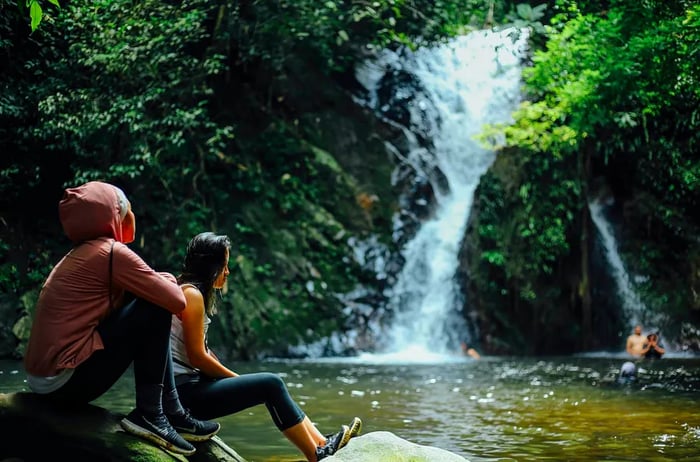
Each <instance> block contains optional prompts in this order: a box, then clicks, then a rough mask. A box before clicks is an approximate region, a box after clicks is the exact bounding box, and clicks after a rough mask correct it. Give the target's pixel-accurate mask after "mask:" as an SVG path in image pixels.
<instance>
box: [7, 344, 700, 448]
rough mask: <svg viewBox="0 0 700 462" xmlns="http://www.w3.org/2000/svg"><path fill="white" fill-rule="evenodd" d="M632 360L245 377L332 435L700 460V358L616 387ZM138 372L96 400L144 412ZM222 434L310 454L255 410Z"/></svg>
mask: <svg viewBox="0 0 700 462" xmlns="http://www.w3.org/2000/svg"><path fill="white" fill-rule="evenodd" d="M624 360H626V358H624V357H623V358H620V357H617V356H616V355H611V356H605V355H603V356H598V357H583V356H582V357H565V358H545V359H541V358H540V359H537V358H493V357H484V358H482V359H481V360H479V361H474V360H470V359H465V358H461V359H459V360H449V361H447V362H443V363H420V364H408V363H401V364H389V363H383V364H375V363H361V362H359V361H358V360H357V358H354V359H344V360H343V359H335V360H330V359H326V360H323V361H265V362H255V363H241V364H238V365H234V368H235V369H236V370H238V371H239V372H243V373H245V372H258V371H263V370H268V371H277V372H279V373H281V374H282V375H283V376H284V378H285V380H286V381H287V383H288V386H289V388H290V391H291V393H292V395H293V396H294V397H295V398H296V399H297V400H298V401H299V402H300V404H301V405H302V407H303V408H304V410H305V411H306V412H307V413H308V414H309V416H310V417H311V418H312V420H313V421H314V422H315V423H316V424H317V425H318V426H319V427H320V428H321V430H322V431H326V432H330V431H332V430H334V429H335V428H336V427H337V426H339V425H340V424H342V423H347V421H349V419H350V418H351V417H352V416H353V415H359V416H361V417H362V418H363V420H364V423H365V425H364V432H371V431H377V430H387V431H391V432H393V433H395V434H396V435H398V436H400V437H402V438H405V439H408V440H410V441H413V442H416V443H419V444H427V445H434V446H439V447H441V448H444V449H447V450H450V451H452V452H455V453H458V454H460V455H462V456H464V457H466V458H467V459H469V460H471V461H511V460H515V461H528V460H576V461H598V460H620V461H624V460H630V461H632V460H635V461H637V460H658V461H663V460H680V459H685V460H700V414H699V413H698V412H697V408H698V399H700V393H699V385H700V359H699V358H695V357H682V358H673V357H672V358H664V359H662V360H658V361H646V362H645V361H640V362H638V364H637V365H638V376H637V381H636V382H634V383H632V384H628V385H624V386H621V385H619V384H618V383H617V380H616V379H617V376H618V373H619V368H620V365H621V364H622V363H623V362H624ZM0 371H1V372H0V392H8V391H18V390H19V389H23V388H24V386H25V385H24V383H23V372H21V370H20V368H19V363H17V362H4V363H0ZM132 386H133V381H132V377H131V376H130V375H127V376H125V377H124V378H123V379H122V380H121V381H120V383H119V384H118V386H117V388H116V389H115V390H113V391H111V392H110V393H108V395H107V396H105V397H103V398H100V400H98V402H96V404H99V405H102V406H105V407H108V408H110V409H111V410H114V411H117V412H124V413H125V412H128V411H129V410H130V409H131V407H132V406H133V397H132V388H131V387H132ZM220 421H221V423H222V425H223V429H222V433H221V436H222V438H223V439H224V440H225V441H227V442H228V443H229V444H231V445H232V446H233V447H235V448H236V449H237V450H238V451H239V453H241V455H243V456H244V457H246V458H247V459H248V460H249V462H261V461H278V462H279V461H281V460H286V461H292V460H299V456H298V454H297V453H296V451H295V450H294V448H292V447H291V446H290V444H289V443H288V442H287V440H286V439H284V438H283V437H282V436H281V435H280V434H279V433H278V432H277V430H276V428H275V427H274V426H273V424H272V422H271V420H270V418H269V415H268V414H267V410H266V409H265V408H264V407H262V406H259V407H256V408H252V409H250V410H248V411H244V412H242V413H240V414H238V415H234V416H230V417H226V418H224V419H221V420H220Z"/></svg>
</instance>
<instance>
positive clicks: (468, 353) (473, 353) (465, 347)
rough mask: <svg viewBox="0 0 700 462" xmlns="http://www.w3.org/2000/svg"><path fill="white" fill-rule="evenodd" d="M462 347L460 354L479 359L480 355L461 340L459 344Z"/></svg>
mask: <svg viewBox="0 0 700 462" xmlns="http://www.w3.org/2000/svg"><path fill="white" fill-rule="evenodd" d="M460 346H461V347H462V354H464V355H465V356H470V357H472V358H474V359H480V358H481V355H480V354H479V352H478V351H476V350H475V349H474V348H471V347H470V346H469V344H468V343H467V342H462V344H461V345H460Z"/></svg>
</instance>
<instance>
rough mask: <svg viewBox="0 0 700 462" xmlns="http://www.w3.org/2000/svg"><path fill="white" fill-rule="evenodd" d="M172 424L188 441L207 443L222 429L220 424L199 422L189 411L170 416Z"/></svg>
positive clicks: (205, 421)
mask: <svg viewBox="0 0 700 462" xmlns="http://www.w3.org/2000/svg"><path fill="white" fill-rule="evenodd" d="M168 420H169V421H170V424H171V425H172V426H173V428H175V431H177V432H178V433H179V434H180V436H182V437H183V438H184V439H186V440H187V441H195V442H196V441H206V440H208V439H211V437H212V436H214V435H216V434H217V433H218V432H219V430H220V429H221V425H220V424H219V423H218V422H212V421H210V420H197V419H195V418H194V417H192V416H191V415H190V413H189V412H188V411H185V413H184V414H176V415H175V414H173V415H168Z"/></svg>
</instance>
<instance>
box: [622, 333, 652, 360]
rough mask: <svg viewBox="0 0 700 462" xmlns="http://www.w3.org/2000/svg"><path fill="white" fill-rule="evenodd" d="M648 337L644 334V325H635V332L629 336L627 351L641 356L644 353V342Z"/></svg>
mask: <svg viewBox="0 0 700 462" xmlns="http://www.w3.org/2000/svg"><path fill="white" fill-rule="evenodd" d="M646 341H647V338H646V337H645V336H643V335H642V326H640V325H636V326H634V333H633V334H632V335H630V336H629V337H627V348H626V349H627V353H628V354H630V355H632V356H634V357H635V358H639V357H641V356H642V354H643V353H644V344H645V343H646Z"/></svg>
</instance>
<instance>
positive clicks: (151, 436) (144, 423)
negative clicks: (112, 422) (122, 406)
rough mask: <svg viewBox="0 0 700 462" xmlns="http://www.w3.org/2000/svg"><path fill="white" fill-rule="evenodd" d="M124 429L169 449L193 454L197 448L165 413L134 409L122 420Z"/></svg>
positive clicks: (179, 452) (187, 454) (189, 454)
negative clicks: (177, 430)
mask: <svg viewBox="0 0 700 462" xmlns="http://www.w3.org/2000/svg"><path fill="white" fill-rule="evenodd" d="M120 423H121V426H122V428H123V429H124V430H126V431H127V432H129V433H132V434H134V435H136V436H140V437H141V438H145V439H147V440H150V441H152V442H154V443H156V444H157V445H158V446H161V447H163V448H165V449H167V450H168V451H172V452H175V453H178V454H184V455H186V456H191V455H192V454H194V453H195V448H194V446H192V445H191V444H190V443H188V442H187V441H185V440H184V439H183V438H182V436H180V435H179V434H178V433H177V432H176V431H175V429H174V428H173V426H172V425H170V422H169V421H168V418H167V417H165V414H162V413H161V414H155V415H152V416H151V415H146V414H144V413H142V412H141V411H140V410H138V409H134V410H133V411H131V412H130V413H129V415H127V416H126V417H124V418H123V419H122V420H121V422H120Z"/></svg>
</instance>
